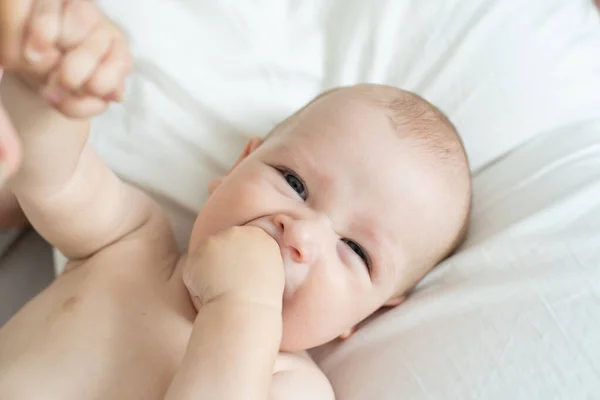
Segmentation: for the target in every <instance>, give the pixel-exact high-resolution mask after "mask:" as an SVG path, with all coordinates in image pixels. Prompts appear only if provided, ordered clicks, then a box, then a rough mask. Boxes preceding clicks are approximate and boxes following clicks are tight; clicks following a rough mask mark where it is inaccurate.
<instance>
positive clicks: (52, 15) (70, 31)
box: [0, 0, 132, 118]
mask: <svg viewBox="0 0 600 400" xmlns="http://www.w3.org/2000/svg"><path fill="white" fill-rule="evenodd" d="M0 3H2V4H5V5H8V4H12V6H10V7H5V8H6V9H7V10H8V11H6V12H5V14H6V15H3V16H2V17H3V18H5V19H7V20H8V21H10V24H9V25H10V26H12V28H11V29H8V30H7V32H8V34H6V35H5V34H4V33H3V40H2V43H3V44H2V49H1V54H2V60H3V62H4V63H5V64H6V66H7V69H9V70H11V71H14V72H16V73H17V74H19V75H20V76H21V77H22V78H23V79H25V80H26V81H27V82H28V83H29V84H30V85H31V86H32V87H33V88H35V89H37V90H40V91H41V93H42V96H43V97H44V98H45V99H46V100H47V101H48V102H50V103H51V104H52V105H53V106H54V107H56V108H57V109H59V110H60V111H61V112H63V113H64V114H65V115H67V116H69V117H75V118H86V117H91V116H94V115H97V114H99V113H101V112H103V111H104V110H105V109H106V108H107V106H108V104H109V103H110V102H111V101H119V100H121V98H122V96H123V92H124V81H125V78H126V76H127V75H128V74H129V72H130V71H131V64H132V62H131V55H130V53H129V50H128V46H127V42H126V40H125V38H124V37H123V35H122V34H121V32H120V31H119V30H118V29H117V28H116V27H115V26H114V25H113V24H111V23H110V22H109V21H108V20H107V19H106V18H105V17H104V15H103V14H102V12H101V11H100V10H99V9H98V8H97V7H96V6H95V5H94V4H93V2H91V1H88V0H70V1H67V2H65V1H63V0H35V1H32V0H26V1H25V2H22V3H21V0H19V2H17V1H16V0H0ZM17 4H19V5H18V6H17ZM25 5H28V6H27V7H26V8H27V9H26V10H25V9H24V8H25ZM24 14H25V15H26V17H27V18H26V19H25V20H23V15H24ZM15 42H17V43H19V44H20V47H21V49H20V50H21V51H20V52H17V53H16V55H15V52H14V51H11V50H12V49H14V47H15V46H14V43H15Z"/></svg>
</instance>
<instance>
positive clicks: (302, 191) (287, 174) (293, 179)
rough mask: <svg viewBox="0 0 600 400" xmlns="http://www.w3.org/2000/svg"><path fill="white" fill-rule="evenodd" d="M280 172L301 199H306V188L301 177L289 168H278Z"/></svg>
mask: <svg viewBox="0 0 600 400" xmlns="http://www.w3.org/2000/svg"><path fill="white" fill-rule="evenodd" d="M280 172H281V174H282V175H283V178H284V179H285V181H286V182H287V184H288V185H290V187H291V188H292V189H294V191H295V192H296V193H298V195H299V196H300V197H301V198H302V200H306V199H307V198H308V191H307V190H306V185H305V184H304V182H302V179H300V178H299V177H298V175H296V174H295V173H294V172H292V171H290V170H286V169H280Z"/></svg>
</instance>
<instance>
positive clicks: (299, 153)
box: [277, 143, 335, 193]
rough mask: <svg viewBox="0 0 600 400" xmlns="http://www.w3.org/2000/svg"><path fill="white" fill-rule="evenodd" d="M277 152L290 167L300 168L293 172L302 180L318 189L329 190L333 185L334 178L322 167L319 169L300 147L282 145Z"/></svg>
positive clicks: (308, 153)
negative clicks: (318, 187) (327, 188)
mask: <svg viewBox="0 0 600 400" xmlns="http://www.w3.org/2000/svg"><path fill="white" fill-rule="evenodd" d="M277 150H278V152H279V154H280V155H282V156H283V157H284V158H286V159H287V160H288V161H289V162H290V163H291V165H290V167H292V168H299V169H300V168H301V170H298V171H295V172H297V173H298V174H300V175H302V176H301V177H302V178H303V179H304V180H306V181H311V182H313V183H317V184H318V185H319V186H320V187H330V188H331V187H333V185H334V184H335V179H334V177H333V176H331V175H329V174H327V173H326V172H325V171H323V168H322V166H321V167H320V166H319V165H318V163H317V162H316V161H315V160H314V159H313V157H311V154H310V152H308V151H304V150H302V149H301V148H300V146H290V145H288V144H287V143H286V144H282V145H281V146H280V147H279V148H278V149H277ZM308 177H310V179H308ZM307 183H308V182H307ZM313 193H314V192H313Z"/></svg>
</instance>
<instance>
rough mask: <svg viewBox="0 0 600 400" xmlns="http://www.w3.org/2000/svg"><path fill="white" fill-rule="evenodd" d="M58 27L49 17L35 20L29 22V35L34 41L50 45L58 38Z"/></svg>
mask: <svg viewBox="0 0 600 400" xmlns="http://www.w3.org/2000/svg"><path fill="white" fill-rule="evenodd" d="M58 31H59V26H58V23H57V21H55V20H53V19H52V18H51V17H50V16H43V17H39V18H36V19H35V20H33V21H32V22H31V26H30V34H31V35H32V36H33V38H34V39H35V40H36V41H39V42H43V43H44V44H50V43H53V42H54V41H56V39H57V38H58Z"/></svg>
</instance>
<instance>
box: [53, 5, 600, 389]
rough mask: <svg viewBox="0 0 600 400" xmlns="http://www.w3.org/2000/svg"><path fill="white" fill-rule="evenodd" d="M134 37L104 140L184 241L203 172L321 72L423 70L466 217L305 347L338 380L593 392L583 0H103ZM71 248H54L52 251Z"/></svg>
mask: <svg viewBox="0 0 600 400" xmlns="http://www.w3.org/2000/svg"><path fill="white" fill-rule="evenodd" d="M99 3H100V4H101V6H102V7H103V8H104V10H105V11H106V12H107V14H108V15H109V16H110V17H111V18H112V19H113V20H114V21H115V22H116V23H117V24H119V25H120V26H121V27H122V28H123V29H124V30H125V32H126V34H127V36H128V39H129V41H130V43H131V46H132V50H133V53H134V56H135V67H134V73H133V75H132V77H131V79H130V80H129V82H128V87H127V100H126V102H125V103H124V104H123V105H115V106H114V107H111V109H109V110H108V112H107V113H106V114H105V115H103V116H102V117H100V118H98V119H97V120H95V121H94V124H93V130H92V142H93V145H94V147H95V148H96V149H97V151H98V152H99V153H100V154H101V156H102V157H103V158H104V159H105V160H106V161H107V162H108V163H109V164H110V166H111V167H112V168H113V169H114V170H115V171H117V172H118V173H119V174H120V175H121V176H122V177H123V178H124V179H126V180H128V181H131V182H133V183H135V184H136V185H139V186H140V187H143V188H144V189H145V190H147V191H148V192H149V193H151V194H152V195H153V196H154V197H155V198H156V199H157V200H158V201H159V202H160V203H161V204H163V206H164V207H165V208H166V209H167V210H168V213H169V217H170V220H171V223H172V225H173V228H174V231H175V232H176V235H177V238H178V242H179V244H180V246H181V247H182V248H184V247H185V243H186V239H187V236H188V234H189V231H190V229H191V224H192V222H193V218H194V214H195V212H196V211H197V210H198V209H199V208H200V207H201V205H202V203H203V202H204V200H205V199H206V197H207V182H208V181H209V180H210V179H212V178H214V177H216V176H218V175H219V174H222V173H223V172H224V171H225V170H226V169H227V168H228V167H229V166H230V165H231V164H232V163H233V161H234V159H235V157H236V156H237V153H238V152H239V151H240V150H241V148H242V146H243V145H244V144H245V141H246V140H247V139H248V138H249V137H250V136H253V135H256V134H258V135H264V134H265V133H266V132H268V131H269V130H270V129H271V128H272V127H273V126H274V124H275V123H277V122H278V121H280V120H281V119H282V118H284V117H285V116H287V115H289V114H290V113H292V112H293V111H294V110H295V109H297V108H299V107H300V106H301V105H303V104H304V103H305V102H307V101H308V100H309V99H311V98H312V97H314V96H315V95H316V94H318V93H319V92H321V91H323V90H325V89H328V88H331V87H335V86H339V85H348V84H353V83H356V82H365V81H366V82H377V83H387V84H392V85H396V86H399V87H402V88H404V89H408V90H412V91H415V92H417V93H419V94H420V95H422V96H423V97H425V98H426V99H428V100H429V101H431V102H432V103H434V104H436V105H438V106H439V107H440V108H441V109H442V110H443V111H444V112H445V113H446V114H447V115H448V116H449V117H450V118H451V120H452V121H453V122H454V123H455V125H456V126H457V128H458V130H459V131H460V133H461V136H462V138H463V140H464V142H465V146H466V149H467V153H468V154H469V158H470V162H471V168H472V172H473V179H474V208H473V217H472V224H471V229H470V233H469V235H468V238H467V241H466V242H465V244H464V245H463V246H462V248H461V249H460V251H458V252H457V254H455V255H454V256H453V257H451V258H449V259H448V260H446V261H445V262H443V263H442V264H441V265H439V266H438V267H437V268H436V269H435V270H434V272H433V273H432V274H430V275H429V276H428V277H427V278H426V279H425V280H424V281H423V282H422V284H420V285H419V287H418V288H417V290H416V291H415V293H414V294H413V295H412V297H411V298H410V299H409V300H408V301H407V302H406V303H405V304H404V305H402V306H401V307H398V308H397V309H395V310H393V311H391V312H388V313H385V314H382V315H379V316H377V317H376V318H373V319H372V320H370V321H368V323H366V324H365V325H364V326H363V327H362V328H361V329H359V331H358V332H357V333H356V334H355V335H354V336H353V337H352V338H350V339H349V340H347V341H344V342H335V343H331V344H328V345H326V346H323V347H321V348H318V349H314V350H313V351H312V352H311V353H312V355H313V357H314V358H315V360H316V361H317V362H318V363H319V365H320V366H321V368H322V369H323V370H324V371H325V373H326V374H327V375H328V377H329V379H330V380H331V382H332V384H333V386H334V388H335V391H336V395H337V398H338V399H340V400H363V399H380V400H387V399H398V398H405V399H416V400H421V399H443V400H450V399H461V400H463V399H506V398H513V399H527V400H532V399H569V400H576V399H595V398H598V397H599V396H600V319H599V318H598V315H599V313H600V16H599V13H598V10H597V9H596V8H595V6H594V4H593V2H592V1H591V0H569V1H563V0H531V1H527V2H523V1H520V0H478V1H474V0H428V1H419V0H375V1H370V2H366V1H359V0H304V1H299V0H297V1H294V0H280V1H278V2H262V1H253V2H240V1H233V0H232V1H219V2H214V1H200V0H196V1H193V0H178V1H173V0H171V1H168V0H144V1H143V2H142V1H141V0H131V1H127V2H123V1H119V0H100V1H99ZM58 265H60V263H58Z"/></svg>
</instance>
